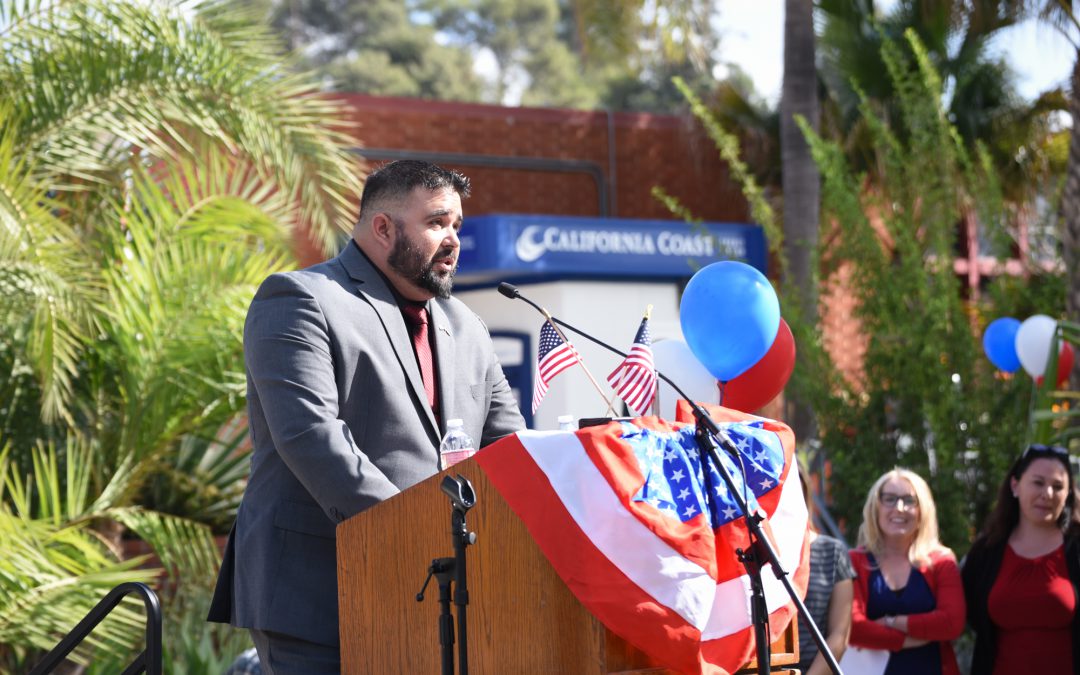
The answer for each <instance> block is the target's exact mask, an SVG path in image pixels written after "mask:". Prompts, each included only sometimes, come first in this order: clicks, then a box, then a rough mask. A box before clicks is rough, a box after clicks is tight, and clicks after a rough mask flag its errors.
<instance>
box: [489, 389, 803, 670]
mask: <svg viewBox="0 0 1080 675" xmlns="http://www.w3.org/2000/svg"><path fill="white" fill-rule="evenodd" d="M722 410H724V411H725V413H727V414H729V416H728V418H727V419H723V418H716V419H717V421H718V422H720V423H721V426H722V427H723V428H724V429H725V431H726V432H727V434H728V435H729V436H730V437H731V438H732V439H733V440H734V441H735V443H736V445H737V447H738V451H739V453H741V455H742V460H743V464H744V465H745V466H746V470H747V473H746V475H745V476H743V475H742V473H741V472H740V469H739V467H738V463H737V462H736V461H735V460H734V459H733V458H732V457H731V456H729V455H728V454H727V453H721V457H720V461H722V462H723V463H724V464H725V466H726V467H727V468H728V470H729V472H730V473H731V475H732V477H733V478H734V479H735V483H736V489H737V490H739V491H740V492H743V491H744V488H745V491H746V494H747V495H748V496H749V502H750V508H751V509H761V510H762V511H764V513H765V514H766V518H767V520H766V521H765V522H764V523H763V529H764V531H765V534H766V536H768V537H770V538H771V540H772V542H773V543H774V544H775V546H776V548H777V551H778V552H779V556H780V560H781V563H782V565H783V566H784V569H785V570H786V571H787V572H789V573H790V574H791V580H792V583H793V585H794V586H795V588H796V589H797V591H798V592H799V593H800V594H803V595H805V592H806V582H807V576H808V562H809V539H808V537H807V512H806V505H805V502H804V500H803V495H802V488H801V486H800V484H799V479H798V473H797V471H798V469H797V466H796V463H795V461H794V445H795V444H794V435H793V434H792V433H791V430H790V429H789V428H788V427H786V426H785V425H783V424H781V423H778V422H773V421H771V420H765V419H762V418H755V417H752V416H749V415H745V414H743V413H739V412H737V411H734V410H732V411H727V410H726V409H722ZM477 462H478V463H479V465H480V467H481V468H482V469H483V470H484V472H485V474H486V475H487V477H488V479H489V480H490V481H491V483H492V484H493V485H494V486H495V488H496V489H497V490H498V491H499V493H500V495H501V496H502V497H503V499H504V500H505V501H506V502H507V504H508V505H509V506H510V508H511V509H512V510H513V511H514V512H515V513H516V514H517V516H518V517H519V518H520V519H521V520H522V522H523V523H524V524H525V526H526V528H527V529H528V530H529V533H530V534H531V536H532V537H533V539H534V541H535V542H536V543H537V545H538V546H539V548H540V549H541V551H543V553H544V555H545V556H546V557H547V559H548V560H549V561H550V562H551V564H552V567H553V568H554V569H555V570H556V572H557V573H558V574H559V576H560V577H561V578H562V580H563V581H564V582H565V583H566V585H567V587H568V588H569V589H570V590H571V592H573V593H574V595H575V596H576V597H577V598H578V600H579V601H581V603H582V604H583V605H584V606H585V607H586V608H587V609H588V610H589V612H591V613H592V614H593V616H595V617H596V618H597V619H599V620H600V621H601V622H602V623H604V624H605V625H606V626H607V627H608V628H609V629H610V630H611V631H612V632H614V633H616V634H617V635H619V636H620V637H622V638H623V639H625V640H626V641H627V642H629V643H631V644H633V645H634V646H636V647H637V648H638V649H641V650H642V651H644V652H646V653H648V654H649V655H651V656H652V657H653V659H655V660H656V661H657V662H658V664H660V665H663V666H665V667H667V668H670V669H672V670H677V671H679V672H685V673H702V674H705V673H707V674H710V675H715V674H726V673H731V672H734V671H735V670H737V669H738V668H739V667H741V666H742V665H744V664H745V663H746V662H747V661H748V660H749V659H750V658H751V656H753V650H754V634H753V626H752V624H751V607H750V581H749V577H748V576H747V575H746V571H745V569H744V567H743V565H742V563H740V562H739V561H738V559H737V557H736V554H735V549H737V548H740V547H741V548H746V547H747V546H748V544H749V541H748V534H747V532H746V529H745V527H744V525H743V521H742V514H741V513H740V511H739V509H738V507H737V506H736V505H735V501H734V500H733V499H732V496H731V494H730V493H729V492H728V488H727V487H726V484H725V483H724V482H723V481H722V479H721V477H720V475H719V472H718V470H717V468H716V466H714V465H713V464H712V460H711V458H708V457H707V456H706V457H704V458H703V456H702V454H701V452H700V450H699V448H698V445H697V442H696V440H695V437H694V426H693V425H692V424H672V423H669V422H666V421H664V420H661V419H659V418H656V417H639V418H637V419H635V420H633V421H632V422H611V423H609V424H607V425H604V426H598V427H590V428H586V429H582V430H579V431H576V432H535V431H525V432H521V433H518V434H515V435H513V436H509V437H507V438H505V439H503V440H501V441H499V442H498V443H495V444H493V445H491V446H489V447H488V448H487V449H485V450H482V451H480V452H479V453H478V454H477ZM766 567H768V565H766ZM763 572H764V573H763V574H762V582H763V584H764V587H765V596H766V605H767V607H768V610H769V625H770V630H771V632H772V634H773V635H779V634H780V633H781V632H783V630H784V629H785V628H786V626H787V624H788V623H789V622H790V621H791V620H792V619H793V617H794V615H795V608H794V603H791V602H790V601H789V598H788V596H787V593H786V591H785V589H784V587H783V585H782V583H781V582H780V581H779V580H778V579H777V578H776V577H775V576H774V575H773V573H772V570H770V569H765V570H764V571H763Z"/></svg>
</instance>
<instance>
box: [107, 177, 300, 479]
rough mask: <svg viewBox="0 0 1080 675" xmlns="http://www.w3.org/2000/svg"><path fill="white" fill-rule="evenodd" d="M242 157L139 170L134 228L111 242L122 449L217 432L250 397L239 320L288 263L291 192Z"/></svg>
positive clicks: (157, 446) (126, 211)
mask: <svg viewBox="0 0 1080 675" xmlns="http://www.w3.org/2000/svg"><path fill="white" fill-rule="evenodd" d="M243 168H244V167H243V165H238V164H237V163H235V162H230V161H218V160H214V159H213V155H209V156H208V157H207V158H206V159H204V160H201V161H200V160H198V159H193V160H190V161H187V162H181V163H179V164H177V165H176V167H174V168H173V170H172V171H171V172H170V173H169V174H167V178H166V179H164V180H163V181H162V182H161V183H159V182H157V181H155V180H154V178H153V176H152V175H151V173H150V171H146V170H137V171H135V172H134V174H133V176H132V179H131V190H130V192H129V202H128V204H117V205H115V207H114V208H115V209H116V210H117V213H118V216H120V217H123V219H124V222H125V224H126V228H125V229H124V230H123V231H122V232H113V233H111V236H110V237H108V239H107V240H106V242H105V247H106V249H107V251H108V252H107V257H108V258H110V259H111V260H113V261H114V264H112V265H111V266H109V267H107V268H106V269H105V270H104V271H103V274H104V279H105V283H106V285H107V287H108V293H109V297H110V302H109V305H110V308H109V309H108V311H107V314H106V318H105V323H106V326H107V328H106V332H107V333H108V334H109V335H110V339H111V343H110V345H109V347H108V349H109V350H111V351H110V356H109V358H110V360H111V361H112V362H114V363H118V364H122V367H121V369H120V370H119V373H118V377H119V380H118V381H117V383H116V387H117V392H118V394H119V395H118V396H117V405H118V410H117V412H118V414H119V415H120V417H121V419H122V423H121V424H122V429H121V433H120V442H119V445H118V446H117V447H116V448H115V449H114V451H115V452H116V453H119V454H118V455H117V456H119V455H120V454H123V453H127V452H133V453H135V454H136V455H137V456H138V457H140V458H146V457H152V456H154V455H155V454H156V453H158V452H161V451H162V450H164V449H165V448H166V447H171V444H173V443H176V442H177V441H178V440H179V439H180V438H181V437H182V436H184V435H185V434H188V433H203V434H207V435H209V434H212V433H213V432H215V431H216V430H217V429H218V428H219V427H220V426H221V425H222V424H224V423H225V422H226V421H228V420H229V419H231V418H232V417H233V416H234V415H235V414H236V413H238V412H239V411H240V410H241V409H242V407H243V402H244V391H245V376H244V374H243V365H242V349H243V346H242V338H241V335H242V328H243V322H244V316H245V312H246V309H247V303H248V302H249V300H250V298H251V296H252V295H253V294H254V292H255V289H256V288H257V286H258V284H259V283H261V282H262V280H263V279H264V278H265V277H266V276H268V275H270V274H272V273H273V272H275V271H279V270H281V269H284V268H285V266H286V264H287V262H288V259H289V253H288V252H287V251H288V247H289V237H288V233H287V227H286V225H285V223H284V222H283V221H284V220H285V219H287V218H288V215H289V214H290V212H291V211H290V206H289V203H288V202H287V201H286V200H285V199H284V198H283V196H282V195H280V194H279V193H276V192H273V191H271V190H267V189H266V188H265V186H264V185H263V184H262V183H261V182H260V181H259V179H258V176H257V175H256V174H254V173H252V172H245V171H243Z"/></svg>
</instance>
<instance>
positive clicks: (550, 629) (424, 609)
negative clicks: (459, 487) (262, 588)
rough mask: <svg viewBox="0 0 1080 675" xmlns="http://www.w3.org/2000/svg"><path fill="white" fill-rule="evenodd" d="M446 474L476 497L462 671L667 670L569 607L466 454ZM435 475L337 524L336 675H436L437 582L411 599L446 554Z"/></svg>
mask: <svg viewBox="0 0 1080 675" xmlns="http://www.w3.org/2000/svg"><path fill="white" fill-rule="evenodd" d="M451 472H452V473H459V474H461V475H462V476H465V477H466V478H468V479H469V480H470V481H471V482H472V485H473V488H474V489H475V491H476V506H475V507H473V508H472V509H471V510H470V511H469V512H468V515H467V521H468V526H469V529H470V530H471V531H473V532H475V533H476V536H477V541H476V543H475V544H474V545H472V546H469V547H468V549H467V563H468V588H469V606H468V638H469V639H468V642H469V672H470V673H471V674H472V675H496V674H498V675H507V674H512V673H522V674H525V673H529V674H532V673H538V674H539V673H552V674H555V673H558V674H564V673H573V674H574V675H593V674H596V675H608V674H614V673H619V674H622V675H629V674H634V675H645V674H646V673H647V674H649V675H668V674H669V673H671V671H668V670H666V669H664V668H660V667H658V665H657V664H656V663H655V662H654V661H653V660H652V659H651V658H650V657H649V656H648V655H647V654H645V653H644V652H642V651H640V650H638V649H636V648H635V647H633V646H632V645H630V644H628V643H627V642H626V641H624V640H622V639H621V638H619V637H618V636H617V635H615V634H614V633H611V632H610V631H608V630H607V629H606V628H605V627H604V626H603V624H601V623H600V622H599V621H598V620H596V619H595V618H594V617H593V616H592V615H591V614H590V613H589V612H588V611H587V610H586V609H585V608H584V607H583V606H582V605H581V603H579V602H578V601H577V599H576V598H575V597H574V596H573V594H572V593H571V592H570V590H569V589H568V588H567V587H566V586H565V584H563V582H562V580H561V579H560V578H559V576H558V575H557V574H556V573H555V570H554V569H553V568H552V567H551V565H550V563H548V561H547V559H546V558H545V557H544V555H543V553H542V552H541V551H540V549H539V548H538V547H537V545H536V544H535V543H534V542H533V540H532V538H531V537H530V536H529V533H528V531H527V530H526V529H525V526H524V525H523V524H522V523H521V521H520V520H518V518H517V516H516V515H514V513H513V511H511V510H510V508H509V507H508V506H507V505H506V502H505V501H504V500H503V499H502V497H501V496H500V495H499V493H498V491H497V490H496V489H495V488H494V486H492V485H491V483H489V482H488V480H487V477H486V476H485V475H484V472H483V471H482V470H481V469H480V468H479V466H477V465H476V461H475V459H469V460H466V461H464V462H461V463H460V464H457V465H455V466H454V467H453V468H452V469H451ZM443 475H444V474H441V473H440V474H437V475H435V476H433V477H432V478H429V479H428V480H426V481H424V482H422V483H420V484H418V485H415V486H413V487H412V488H410V489H408V490H406V491H404V492H402V493H401V494H399V495H396V496H395V497H393V498H391V499H388V500H387V501H385V502H383V503H381V504H379V505H377V506H375V507H372V508H371V509H368V510H367V511H364V512H363V513H360V514H357V515H356V516H354V517H352V518H350V519H349V520H347V521H345V522H344V523H342V524H340V525H339V526H338V529H337V540H338V588H339V591H338V594H339V613H340V617H341V657H342V668H343V672H344V673H349V674H355V675H360V674H365V675H366V674H369V673H370V674H380V673H387V674H393V675H399V674H400V673H417V674H427V673H431V674H433V675H437V674H438V673H439V672H440V663H441V662H440V647H439V633H438V619H439V590H438V586H437V584H436V582H435V580H434V579H432V581H431V584H429V586H428V589H427V592H426V597H425V599H424V601H423V602H417V601H416V593H417V592H418V591H419V590H420V586H421V585H422V584H423V582H424V578H425V577H426V576H427V569H428V566H429V565H430V564H431V561H432V560H433V559H434V558H440V557H452V556H453V542H452V539H451V536H450V501H449V499H448V498H447V497H446V495H445V494H443V492H442V490H441V489H440V487H439V486H440V484H441V482H442V479H443ZM792 623H793V624H794V622H792ZM793 635H794V630H793V629H789V631H787V632H785V634H784V635H782V636H780V639H779V640H777V642H776V643H775V644H774V652H775V653H774V654H773V658H772V665H773V666H780V665H784V664H791V663H794V662H795V661H796V660H797V657H796V656H795V653H794V652H795V651H796V650H795V648H794V647H793V646H792V644H793V642H792V636H793ZM797 643H798V640H797V639H794V644H797ZM456 647H457V645H456V643H455V651H456ZM672 675H673V674H672Z"/></svg>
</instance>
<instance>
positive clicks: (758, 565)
mask: <svg viewBox="0 0 1080 675" xmlns="http://www.w3.org/2000/svg"><path fill="white" fill-rule="evenodd" d="M499 293H501V294H502V295H505V296H506V297H508V298H510V299H512V300H513V299H521V300H524V301H525V302H526V303H528V304H529V305H531V306H532V307H534V308H535V309H536V310H537V311H539V312H540V313H541V314H543V315H544V316H545V317H547V318H549V319H550V320H551V321H554V322H555V323H557V324H559V325H560V326H562V327H563V328H565V329H567V330H569V331H571V332H573V333H576V334H577V335H580V336H581V337H583V338H585V339H586V340H589V341H591V342H593V343H595V344H597V345H599V346H601V347H603V348H605V349H607V350H608V351H610V352H614V353H615V354H618V355H619V356H621V357H623V358H626V357H627V356H628V354H626V352H623V351H622V350H620V349H616V348H615V347H612V346H611V345H609V344H607V343H605V342H603V341H601V340H598V339H597V338H595V337H593V336H591V335H589V334H588V333H585V332H584V331H581V330H579V329H577V328H575V327H574V326H571V325H570V324H568V323H566V322H565V321H562V320H560V319H556V318H555V317H553V316H551V314H549V313H548V311H547V310H546V309H544V308H543V307H540V306H539V305H537V304H536V303H534V302H533V301H531V300H529V299H528V298H526V297H525V296H523V295H521V292H520V291H519V290H518V289H517V287H515V286H514V285H512V284H508V283H506V282H505V281H504V282H502V283H500V284H499ZM656 376H657V377H659V378H660V379H661V380H663V381H664V382H667V383H668V384H669V385H671V388H672V389H674V390H675V391H676V392H677V393H678V394H679V395H680V396H682V398H683V399H685V400H686V401H687V403H689V404H690V407H691V408H693V411H694V419H695V420H696V427H697V435H698V439H699V445H700V446H701V447H702V449H703V451H704V452H705V453H706V454H707V455H708V457H709V458H710V459H711V460H712V462H713V464H714V465H715V466H716V469H717V472H718V473H719V474H720V477H721V478H722V479H723V480H724V483H725V484H726V485H727V488H728V492H729V493H730V494H731V496H732V498H733V499H734V500H735V505H736V506H738V507H739V510H741V511H742V514H743V520H744V521H745V523H746V530H747V532H748V534H749V537H750V542H751V545H750V548H749V550H745V551H744V550H742V549H738V550H736V554H737V555H738V556H739V561H740V562H742V563H743V566H744V567H745V568H746V573H747V575H748V576H749V577H750V587H751V605H750V607H751V621H752V622H753V624H754V638H755V642H756V643H757V660H758V673H759V675H760V674H761V673H768V672H769V671H770V669H771V668H770V664H769V639H768V630H769V613H768V607H767V605H766V603H765V592H764V585H763V584H762V582H761V571H762V568H763V567H764V566H765V564H770V565H772V570H773V574H774V575H775V576H776V578H777V579H779V580H780V582H781V583H782V584H783V585H784V589H785V590H786V591H787V594H788V596H789V597H790V598H791V600H792V602H794V603H795V609H796V610H797V611H798V613H799V616H802V617H803V619H805V621H806V625H807V626H809V627H810V633H811V635H812V636H813V638H814V644H816V645H817V648H818V651H819V652H821V654H822V655H823V656H824V657H825V662H826V663H828V664H829V670H831V671H832V672H833V674H834V675H843V673H842V671H841V670H840V664H839V663H837V662H836V657H835V656H834V655H833V653H832V650H831V649H829V645H828V643H827V642H825V638H824V637H823V636H822V634H821V630H820V629H819V628H818V626H817V624H816V623H815V622H814V620H813V619H812V618H811V617H810V612H809V611H808V610H807V609H806V604H805V603H804V602H803V601H802V599H801V598H800V597H799V594H798V593H796V592H795V588H794V587H793V586H792V585H791V580H790V579H789V578H788V574H787V572H786V571H784V568H783V567H782V566H781V565H780V557H779V555H778V554H777V553H776V548H775V547H773V545H772V542H771V541H769V539H768V537H766V536H765V534H764V532H762V530H761V521H762V520H763V519H764V517H763V516H762V515H761V514H760V513H757V512H755V513H750V511H749V507H748V505H747V502H746V499H745V498H744V496H743V494H742V493H741V492H739V490H738V489H736V486H735V480H734V479H733V478H732V477H731V474H730V472H728V469H727V467H726V466H724V463H723V462H721V461H720V454H719V452H718V451H717V448H718V447H722V448H723V449H724V450H725V451H727V452H728V454H730V455H731V456H732V457H733V458H735V460H736V461H738V462H739V463H740V464H741V463H742V455H740V454H739V451H738V448H736V447H735V444H734V443H732V441H731V439H730V438H728V435H727V434H726V433H724V430H723V429H721V428H720V425H718V424H717V423H716V420H714V419H713V418H712V417H710V416H709V414H708V413H707V412H705V410H704V409H703V408H702V407H701V406H700V405H698V404H697V402H696V401H694V400H693V399H692V398H690V397H689V396H687V395H686V392H684V391H683V390H682V389H681V388H680V387H679V385H677V384H675V383H674V382H672V381H671V379H669V378H668V377H667V376H666V375H664V374H663V373H661V372H660V371H659V370H657V371H656ZM702 441H704V442H702ZM706 473H707V472H706ZM743 474H744V476H745V471H744V472H743ZM744 482H745V481H744Z"/></svg>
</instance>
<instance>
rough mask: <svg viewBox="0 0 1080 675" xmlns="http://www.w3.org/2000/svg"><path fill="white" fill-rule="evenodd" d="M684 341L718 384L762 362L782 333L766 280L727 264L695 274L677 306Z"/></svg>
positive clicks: (742, 265) (739, 265) (751, 270)
mask: <svg viewBox="0 0 1080 675" xmlns="http://www.w3.org/2000/svg"><path fill="white" fill-rule="evenodd" d="M679 314H680V322H681V323H682V331H683V337H685V338H686V344H688V345H690V351H692V352H694V356H696V357H697V358H698V361H701V363H702V364H703V365H704V366H705V367H706V368H707V369H708V370H709V372H710V373H712V374H713V376H714V377H716V379H718V380H720V381H721V382H727V381H728V380H733V379H735V378H736V377H738V376H739V375H741V374H742V373H743V372H745V371H747V370H749V369H750V367H751V366H753V365H754V364H755V363H757V362H758V361H760V360H761V357H763V356H765V353H766V352H768V351H769V347H771V346H772V343H773V340H775V339H776V332H777V331H778V330H779V329H780V301H779V300H777V299H776V291H774V290H773V287H772V284H770V283H769V280H768V279H766V278H765V275H764V274H762V273H761V272H758V271H757V270H756V269H754V268H753V267H751V266H750V265H747V264H745V263H741V262H735V261H733V260H725V261H723V262H717V263H713V264H711V265H709V266H707V267H703V268H702V269H700V270H698V272H697V274H695V275H694V276H693V278H691V279H690V283H688V284H687V285H686V290H685V291H683V296H682V302H681V303H680V305H679Z"/></svg>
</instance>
